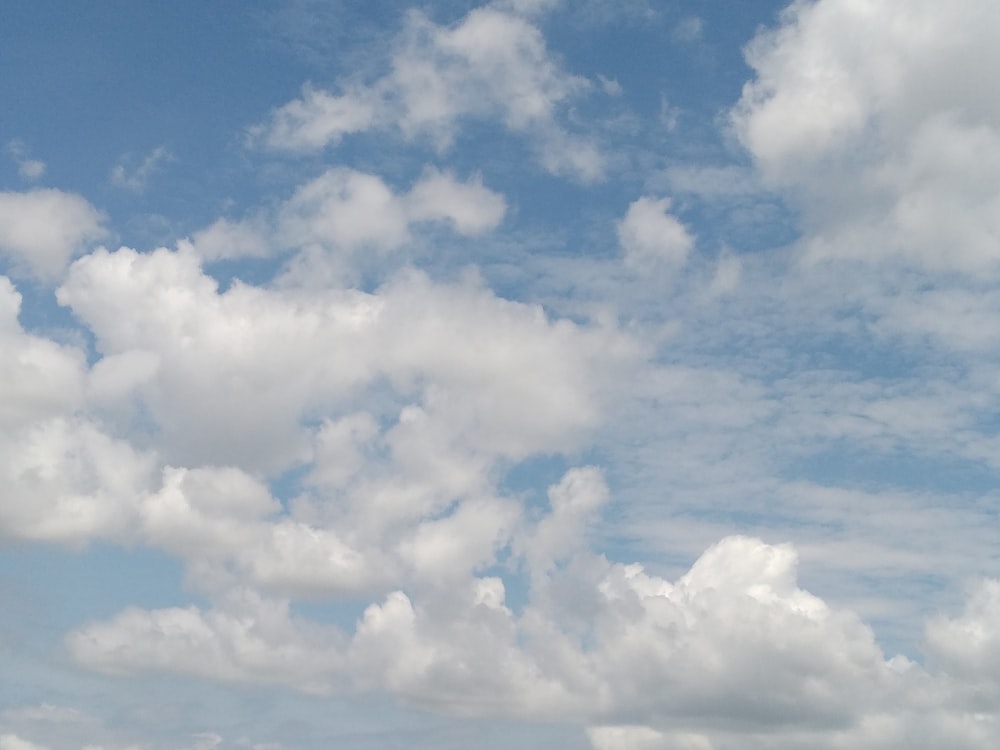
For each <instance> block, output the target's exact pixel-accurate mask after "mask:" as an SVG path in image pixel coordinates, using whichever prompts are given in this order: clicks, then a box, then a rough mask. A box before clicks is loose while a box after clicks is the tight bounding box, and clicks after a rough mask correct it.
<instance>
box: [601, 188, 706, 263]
mask: <svg viewBox="0 0 1000 750" xmlns="http://www.w3.org/2000/svg"><path fill="white" fill-rule="evenodd" d="M670 203H671V201H670V199H669V198H662V199H660V200H657V199H655V198H645V197H644V198H639V199H638V200H636V201H634V202H633V203H632V204H631V205H629V207H628V212H627V213H626V214H625V218H624V219H622V220H621V221H620V222H619V223H618V242H619V244H620V245H621V247H622V250H623V251H624V252H625V263H626V264H628V265H629V266H631V267H632V268H635V269H638V270H649V269H651V268H655V267H656V266H658V265H660V264H665V265H668V266H673V267H676V266H679V265H681V264H682V263H683V262H684V260H685V259H686V258H687V255H688V253H689V252H691V248H692V247H694V237H692V236H691V233H690V232H688V230H687V228H686V227H685V226H684V225H683V224H682V223H681V222H680V221H678V220H677V219H676V218H675V217H674V216H672V215H671V214H670Z"/></svg>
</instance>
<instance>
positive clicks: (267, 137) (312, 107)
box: [250, 85, 385, 153]
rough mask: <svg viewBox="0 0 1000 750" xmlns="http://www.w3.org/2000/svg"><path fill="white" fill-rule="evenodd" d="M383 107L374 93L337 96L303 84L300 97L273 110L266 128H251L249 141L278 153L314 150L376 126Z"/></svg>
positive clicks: (357, 90)
mask: <svg viewBox="0 0 1000 750" xmlns="http://www.w3.org/2000/svg"><path fill="white" fill-rule="evenodd" d="M384 106H385V105H384V103H383V102H381V101H380V100H379V97H378V94H377V93H376V92H375V91H373V90H365V89H349V90H348V91H347V92H346V93H344V94H342V95H339V96H336V95H333V94H330V93H329V92H326V91H322V90H320V89H317V88H315V87H314V86H310V85H306V86H305V87H304V88H303V90H302V97H301V98H299V99H293V100H292V101H290V102H289V103H288V104H285V105H284V106H282V107H279V108H278V109H276V110H275V111H274V112H273V113H272V114H271V121H270V122H269V123H268V124H267V126H263V125H258V126H255V127H253V128H251V129H250V139H251V142H253V141H256V140H260V141H262V143H263V145H264V146H265V147H267V148H270V149H275V150H279V151H300V152H305V153H308V152H311V151H317V150H319V149H322V148H325V147H326V146H329V145H331V144H336V143H337V142H339V141H340V139H341V138H342V137H343V136H345V135H349V134H351V133H359V132H363V131H365V130H368V129H369V128H371V127H374V126H376V125H377V124H379V118H380V117H381V116H382V110H383V109H384Z"/></svg>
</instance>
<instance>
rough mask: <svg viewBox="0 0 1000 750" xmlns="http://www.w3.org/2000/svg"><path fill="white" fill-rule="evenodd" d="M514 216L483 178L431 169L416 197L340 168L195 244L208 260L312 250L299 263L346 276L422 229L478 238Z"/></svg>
mask: <svg viewBox="0 0 1000 750" xmlns="http://www.w3.org/2000/svg"><path fill="white" fill-rule="evenodd" d="M506 210H507V204H506V201H505V199H504V197H503V196H502V195H500V194H499V193H496V192H494V191H492V190H490V189H489V188H488V187H486V186H485V185H483V181H482V178H481V177H480V176H479V175H474V176H472V177H470V178H468V179H466V180H464V181H462V180H460V179H458V178H457V177H456V176H455V175H454V173H452V172H442V171H440V170H438V169H434V168H431V167H428V168H425V169H424V171H423V173H422V174H421V176H420V177H419V178H418V179H417V180H416V182H414V183H413V185H412V186H411V187H410V189H409V191H408V192H403V193H397V192H395V191H394V190H393V189H392V188H391V187H390V186H389V185H387V184H386V183H385V182H384V181H383V180H382V179H381V178H380V177H378V176H377V175H374V174H369V173H366V172H359V171H357V170H353V169H347V168H344V167H335V168H332V169H329V170H327V171H326V172H324V173H323V174H321V175H320V176H318V177H316V178H314V179H312V180H310V181H309V182H307V183H305V184H303V185H301V186H300V187H299V188H298V189H297V190H296V191H295V192H294V194H293V195H292V196H291V197H290V198H289V199H288V200H287V201H285V202H284V204H282V205H281V206H280V207H279V208H278V209H277V210H276V211H275V212H274V213H273V215H265V214H255V215H253V216H251V217H250V218H248V219H245V220H242V221H231V220H229V219H219V220H217V221H215V222H214V223H213V224H211V225H210V226H208V227H207V228H205V229H203V230H201V231H198V232H196V233H195V234H194V236H193V237H192V239H191V243H190V245H191V248H192V249H193V250H194V251H195V252H196V253H197V255H198V256H200V257H201V258H203V259H204V260H206V261H213V260H220V259H226V258H241V257H267V256H271V255H280V254H286V253H287V252H288V251H292V250H304V251H305V252H304V253H302V256H301V257H300V258H299V259H298V261H299V262H302V261H304V260H305V261H308V260H310V259H311V260H312V261H315V262H316V263H317V264H318V265H324V266H326V270H327V271H330V270H336V269H339V270H340V271H342V272H346V269H347V268H349V267H353V266H354V265H357V260H358V256H359V255H362V254H365V253H366V252H370V251H375V253H376V254H378V255H386V254H388V253H389V252H391V251H394V250H399V249H400V248H402V247H404V246H405V245H407V244H408V243H410V242H411V240H412V232H413V230H414V227H415V226H418V225H422V224H427V223H435V222H444V223H446V224H447V225H449V226H450V227H451V229H452V230H453V231H454V232H456V233H457V234H459V235H462V236H466V237H472V236H478V235H482V234H484V233H486V232H488V231H491V230H493V229H495V228H496V227H497V225H499V223H500V222H501V220H502V219H503V217H504V214H505V213H506Z"/></svg>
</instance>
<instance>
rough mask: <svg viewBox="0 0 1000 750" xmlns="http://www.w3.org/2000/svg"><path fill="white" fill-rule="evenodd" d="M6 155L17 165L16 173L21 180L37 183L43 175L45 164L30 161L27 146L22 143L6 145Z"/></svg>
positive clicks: (16, 141)
mask: <svg viewBox="0 0 1000 750" xmlns="http://www.w3.org/2000/svg"><path fill="white" fill-rule="evenodd" d="M7 153H8V154H10V157H11V158H12V159H13V160H14V162H15V163H16V164H17V173H18V175H20V177H21V179H23V180H26V181H28V182H37V181H38V180H40V179H42V177H43V176H44V175H45V162H43V161H40V160H38V159H32V158H31V156H30V151H29V150H28V146H27V145H26V144H25V143H24V141H20V140H13V141H10V142H9V143H8V144H7Z"/></svg>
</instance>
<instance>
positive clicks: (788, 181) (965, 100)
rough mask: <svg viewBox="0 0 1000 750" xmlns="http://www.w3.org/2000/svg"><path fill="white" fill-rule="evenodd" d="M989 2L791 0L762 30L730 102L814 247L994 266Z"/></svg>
mask: <svg viewBox="0 0 1000 750" xmlns="http://www.w3.org/2000/svg"><path fill="white" fill-rule="evenodd" d="M998 24H1000V9H998V7H997V6H996V5H995V4H994V3H989V2H980V1H979V0H961V2H956V3H949V4H947V5H943V4H940V3H933V2H913V3H907V4H906V5H905V7H900V6H899V5H897V4H895V3H890V2H872V3H840V2H830V1H829V0H819V1H818V2H796V3H793V4H792V5H791V6H790V7H789V8H788V9H787V10H786V11H785V12H784V13H783V15H782V17H781V24H780V26H779V27H778V28H777V29H776V30H774V31H772V32H769V33H765V34H761V35H759V36H758V37H757V38H756V39H755V40H754V42H753V43H752V44H751V45H750V46H749V48H748V54H747V59H748V61H749V63H750V64H751V65H752V66H753V68H754V69H755V71H756V78H755V79H754V80H753V81H751V82H750V83H748V84H747V85H746V86H745V88H744V91H743V96H742V99H741V100H740V103H739V105H738V106H737V107H736V108H735V110H734V112H733V122H734V125H735V129H736V133H737V135H738V137H739V138H740V140H741V141H742V142H743V144H744V145H745V146H746V147H747V148H748V149H749V151H750V153H751V154H752V155H753V157H754V159H755V161H756V163H757V165H758V167H759V168H760V170H761V172H762V173H763V175H764V177H765V179H766V180H767V181H769V182H770V183H771V184H772V185H775V186H780V187H782V188H785V189H787V190H789V191H790V192H791V193H793V194H794V195H795V197H796V198H797V199H798V200H799V201H800V204H801V206H802V208H803V212H804V218H805V221H806V224H807V230H808V232H809V234H808V240H807V247H808V250H809V252H810V254H811V256H812V257H814V258H827V257H852V258H857V259H866V260H880V259H884V258H886V257H901V258H905V259H906V260H907V261H908V262H911V263H915V264H917V265H919V266H921V267H925V268H930V269H938V270H939V269H945V270H947V269H957V270H961V271H966V272H986V271H989V272H991V273H992V272H995V271H996V269H997V264H998V261H1000V251H998V249H997V248H998V247H1000V242H998V241H997V240H998V238H1000V226H998V224H997V219H996V217H997V215H998V208H1000V191H998V190H997V187H996V186H997V177H998V175H1000V107H998V106H997V101H998V96H997V94H998V88H997V85H996V81H995V80H994V78H993V77H992V76H988V75H976V74H974V73H971V71H984V70H992V69H995V68H996V67H997V65H998V64H1000V53H998V51H997V45H996V43H995V34H994V29H995V28H996V27H997V25H998Z"/></svg>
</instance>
